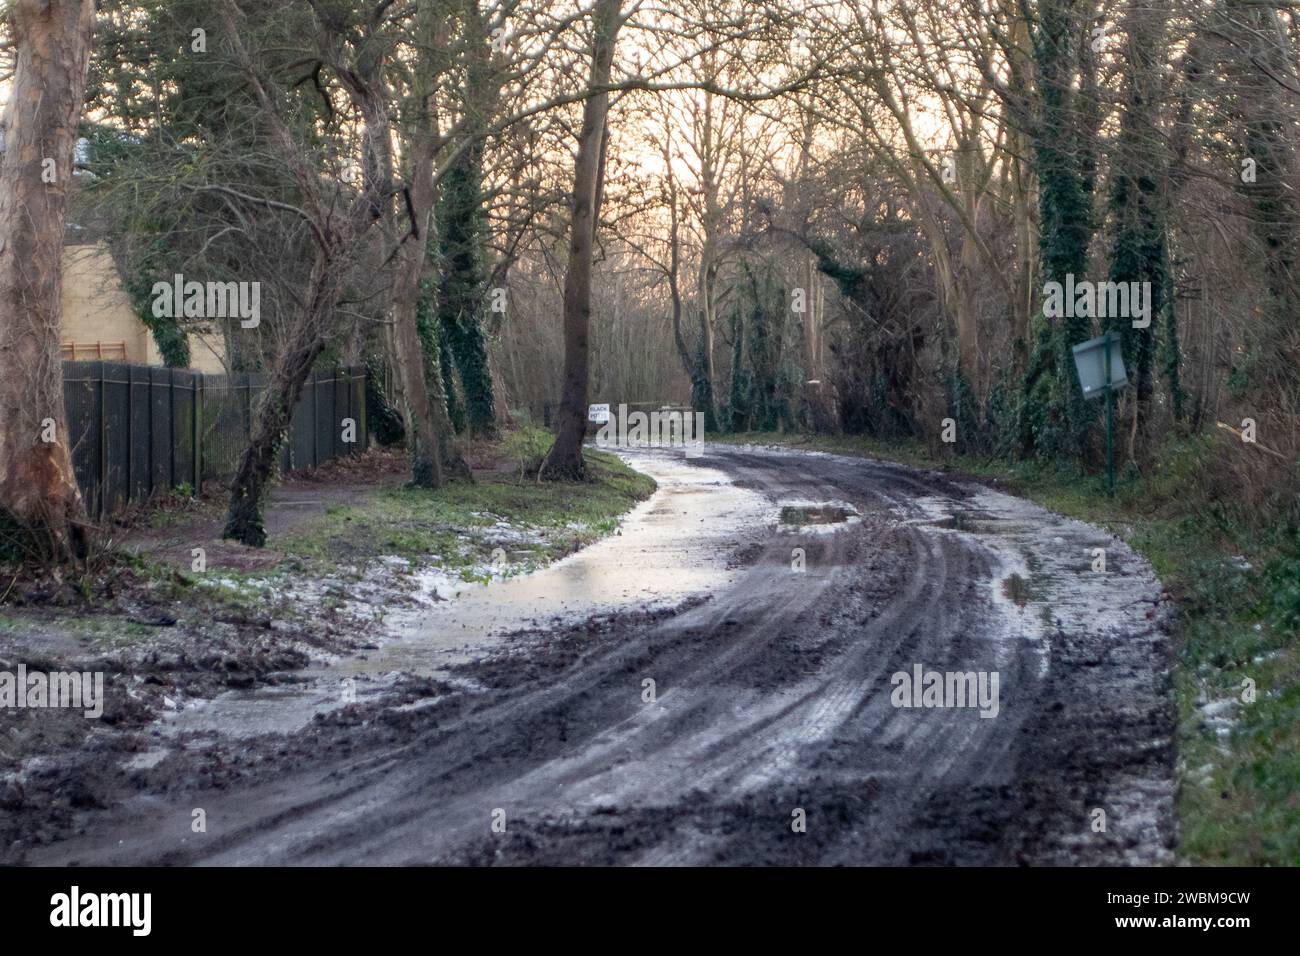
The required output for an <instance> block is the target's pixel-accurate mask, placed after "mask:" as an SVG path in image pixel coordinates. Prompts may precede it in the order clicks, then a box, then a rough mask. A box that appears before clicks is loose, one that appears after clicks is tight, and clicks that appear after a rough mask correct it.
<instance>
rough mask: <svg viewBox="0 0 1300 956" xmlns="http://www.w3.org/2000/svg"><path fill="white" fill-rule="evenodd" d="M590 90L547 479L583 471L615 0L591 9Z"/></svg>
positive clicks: (619, 21)
mask: <svg viewBox="0 0 1300 956" xmlns="http://www.w3.org/2000/svg"><path fill="white" fill-rule="evenodd" d="M592 24H593V27H594V29H595V33H594V36H593V39H592V53H591V72H590V74H589V77H588V82H587V89H588V90H589V92H590V95H589V96H588V98H587V100H586V102H585V103H584V104H583V107H582V130H581V132H580V133H579V134H578V158H577V161H576V163H575V165H574V171H573V219H572V222H571V225H570V227H569V230H570V231H569V262H568V268H567V270H566V273H565V279H564V393H563V395H562V397H561V399H560V411H559V416H558V418H557V421H556V432H555V444H553V445H552V446H551V450H550V451H549V452H548V453H547V455H546V459H545V460H544V461H543V462H542V469H541V475H542V477H544V478H548V479H571V480H576V479H580V478H582V477H584V476H585V474H586V465H585V463H584V462H583V460H582V440H583V437H584V436H585V435H586V433H587V381H588V377H589V359H590V356H589V352H588V344H587V342H588V335H589V332H590V326H591V270H592V250H593V248H594V246H595V242H596V222H597V218H598V217H597V208H598V203H599V198H600V181H601V173H602V167H603V163H602V157H603V153H604V144H605V138H606V122H607V119H608V115H609V91H608V89H607V87H608V85H609V79H610V74H611V72H612V70H613V65H614V43H615V40H616V38H617V36H618V31H619V28H620V27H621V26H622V25H623V11H622V3H621V0H598V2H597V3H596V6H595V8H594V9H593V11H592Z"/></svg>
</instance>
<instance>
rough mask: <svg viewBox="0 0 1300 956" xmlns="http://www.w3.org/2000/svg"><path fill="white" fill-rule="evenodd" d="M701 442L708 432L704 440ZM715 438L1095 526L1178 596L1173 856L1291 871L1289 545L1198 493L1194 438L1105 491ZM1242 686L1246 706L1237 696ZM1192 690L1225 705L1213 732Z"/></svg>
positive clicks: (829, 441)
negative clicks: (843, 461)
mask: <svg viewBox="0 0 1300 956" xmlns="http://www.w3.org/2000/svg"><path fill="white" fill-rule="evenodd" d="M710 440H713V436H710ZM721 440H722V441H736V442H753V443H756V444H772V445H781V446H785V447H798V448H808V449H814V450H818V451H826V452H833V453H837V454H847V455H860V456H868V457H874V458H881V459H885V460H890V461H896V462H900V463H903V464H909V465H914V466H917V467H921V468H930V469H940V470H945V471H956V472H959V473H963V474H967V475H971V476H973V477H976V478H980V479H985V480H993V481H996V482H997V483H998V486H999V487H1000V488H1002V489H1004V490H1006V491H1009V492H1011V493H1013V494H1017V495H1021V496H1023V497H1025V498H1029V499H1030V500H1032V501H1035V502H1037V503H1038V504H1041V505H1042V506H1043V507H1045V508H1047V509H1049V510H1051V511H1055V512H1057V513H1058V514H1062V515H1066V516H1069V517H1073V518H1078V519H1080V520H1084V521H1089V522H1092V523H1093V524H1097V525H1100V526H1102V527H1105V528H1107V529H1108V530H1110V531H1112V532H1113V533H1115V534H1117V535H1118V536H1120V537H1121V538H1123V539H1124V540H1125V541H1127V542H1128V544H1129V545H1130V546H1131V547H1132V548H1133V549H1134V550H1135V551H1137V552H1139V553H1140V554H1142V555H1143V556H1144V557H1146V559H1147V560H1148V561H1150V562H1151V565H1152V567H1153V568H1154V569H1155V571H1156V573H1157V574H1158V575H1159V576H1160V579H1161V581H1162V582H1164V584H1165V585H1166V587H1167V588H1168V589H1169V591H1170V593H1171V594H1172V595H1173V596H1174V598H1175V599H1176V601H1177V604H1178V618H1179V623H1180V635H1179V640H1178V651H1177V661H1176V670H1175V687H1176V696H1177V702H1178V713H1179V729H1178V747H1179V758H1180V759H1179V778H1180V779H1179V784H1180V786H1179V795H1178V815H1179V830H1180V847H1179V855H1180V858H1181V859H1183V860H1184V861H1186V862H1191V863H1199V864H1230V865H1246V866H1252V865H1254V866H1258V865H1274V866H1296V865H1300V640H1297V630H1298V629H1300V542H1296V541H1294V540H1287V539H1286V538H1285V537H1283V536H1281V535H1279V534H1277V533H1276V532H1274V531H1270V530H1269V529H1268V528H1267V527H1266V526H1264V524H1263V523H1262V522H1261V523H1259V525H1258V526H1257V527H1254V528H1251V527H1246V526H1244V525H1243V524H1242V523H1241V522H1239V521H1234V520H1233V519H1232V518H1231V517H1230V512H1229V511H1227V510H1225V509H1224V508H1223V507H1222V503H1221V502H1216V501H1210V500H1205V498H1204V497H1203V495H1201V494H1200V493H1199V492H1198V490H1197V489H1198V488H1199V483H1198V482H1197V481H1196V480H1195V479H1196V475H1197V472H1198V471H1199V470H1200V469H1203V468H1205V467H1206V465H1207V461H1208V457H1207V456H1209V455H1211V454H1213V449H1212V447H1211V445H1210V443H1209V442H1208V441H1207V440H1205V439H1183V440H1177V441H1171V442H1170V443H1169V444H1168V445H1167V446H1166V448H1165V449H1164V450H1163V452H1162V454H1161V456H1160V458H1159V460H1158V461H1157V462H1156V463H1155V465H1154V466H1153V467H1152V468H1151V469H1150V470H1149V474H1147V475H1144V476H1142V477H1140V478H1139V477H1136V476H1133V475H1126V476H1124V477H1123V478H1122V479H1121V480H1120V481H1119V483H1118V485H1117V488H1116V495H1115V497H1114V498H1108V497H1107V496H1106V495H1105V494H1104V488H1103V484H1102V480H1101V479H1100V477H1098V476H1093V475H1080V474H1078V473H1070V472H1068V471H1061V470H1059V469H1055V468H1052V467H1050V466H1044V465H1041V464H1035V463H1015V464H1011V463H1007V462H1005V461H997V460H989V459H985V458H978V457H972V456H957V455H953V456H949V457H946V458H939V457H937V456H935V455H933V454H932V453H931V452H930V450H929V449H928V448H926V447H925V446H924V445H922V444H920V443H902V444H886V443H880V442H874V441H870V440H867V439H863V438H860V437H851V436H835V437H802V436H796V435H776V434H755V435H740V436H724V437H723V438H722V439H721ZM1247 678H1249V679H1250V680H1252V681H1254V684H1255V687H1256V695H1257V696H1256V699H1255V701H1254V703H1246V702H1244V701H1242V700H1241V698H1242V695H1243V681H1245V680H1246V679H1247ZM1202 695H1204V696H1205V697H1206V698H1208V699H1209V700H1220V699H1224V698H1228V697H1232V698H1234V699H1236V700H1237V701H1238V702H1239V704H1240V706H1238V707H1237V709H1236V717H1237V723H1236V725H1235V727H1234V728H1233V731H1232V733H1231V734H1230V735H1229V736H1228V737H1226V738H1224V739H1222V740H1220V739H1219V738H1218V737H1217V736H1216V735H1215V734H1214V732H1213V731H1212V730H1210V729H1209V728H1207V727H1206V726H1204V724H1203V721H1202V720H1201V715H1200V713H1199V703H1200V701H1201V698H1202Z"/></svg>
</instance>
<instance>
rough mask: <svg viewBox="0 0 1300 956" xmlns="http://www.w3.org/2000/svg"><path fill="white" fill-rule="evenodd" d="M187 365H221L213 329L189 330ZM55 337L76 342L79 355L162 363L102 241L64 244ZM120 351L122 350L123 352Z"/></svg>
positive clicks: (221, 344)
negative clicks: (58, 324)
mask: <svg viewBox="0 0 1300 956" xmlns="http://www.w3.org/2000/svg"><path fill="white" fill-rule="evenodd" d="M189 340H190V367H191V368H194V369H197V370H199V371H201V372H209V373H213V374H221V373H223V372H224V371H225V363H224V359H225V354H226V350H225V341H224V339H223V338H222V336H221V335H220V333H218V332H215V331H213V332H208V333H206V334H205V333H198V332H191V333H190V335H189ZM60 341H61V342H62V343H63V344H64V346H65V348H64V357H65V358H69V357H71V355H70V353H69V351H68V349H67V348H66V346H68V345H69V344H74V345H75V346H76V357H77V358H78V359H81V360H83V361H86V360H92V359H96V358H99V357H100V356H101V355H102V357H103V358H105V359H107V360H109V361H114V362H122V361H126V362H133V363H135V364H137V365H162V364H163V360H162V356H161V355H160V354H159V353H158V346H157V345H156V344H155V343H154V340H153V335H152V334H150V332H149V330H148V329H147V328H145V325H144V323H143V322H141V321H140V320H139V319H138V318H136V315H135V310H134V309H133V308H132V307H131V298H130V296H128V295H127V294H126V290H125V289H123V288H122V282H121V279H120V278H119V276H118V272H117V265H116V264H115V263H114V262H113V256H112V253H110V252H109V250H108V246H107V245H105V244H104V243H102V242H99V243H94V244H90V245H81V246H64V247H63V326H62V328H61V330H60ZM124 353H125V354H124Z"/></svg>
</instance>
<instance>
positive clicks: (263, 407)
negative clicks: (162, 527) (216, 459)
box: [221, 250, 339, 548]
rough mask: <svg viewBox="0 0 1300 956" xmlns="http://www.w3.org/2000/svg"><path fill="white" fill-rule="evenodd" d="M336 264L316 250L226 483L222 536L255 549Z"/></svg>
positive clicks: (321, 343) (332, 295)
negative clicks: (268, 491)
mask: <svg viewBox="0 0 1300 956" xmlns="http://www.w3.org/2000/svg"><path fill="white" fill-rule="evenodd" d="M335 266H336V263H334V262H333V261H332V260H331V259H330V257H329V255H328V254H327V253H326V252H324V251H323V250H317V252H316V255H315V258H314V260H313V262H312V269H311V280H310V283H309V285H308V295H307V300H306V301H305V302H304V303H303V306H302V309H301V310H300V311H299V312H298V314H297V315H296V316H295V319H294V325H293V326H292V327H291V328H290V329H289V334H288V335H286V336H285V342H284V345H283V346H282V347H281V348H280V349H278V350H277V352H276V355H275V361H274V362H273V363H272V365H271V373H270V375H269V376H268V378H267V381H266V390H265V391H264V392H263V393H262V399H261V401H260V402H259V403H258V406H257V411H256V414H255V415H254V416H253V428H252V434H251V435H250V436H249V439H248V444H247V445H246V446H245V447H244V450H243V452H242V453H241V454H240V456H239V464H238V465H237V466H236V468H235V476H234V478H232V479H231V482H230V502H229V504H228V505H227V508H226V527H225V529H224V530H223V531H222V532H221V536H222V537H223V538H232V539H234V540H235V541H238V542H240V543H241V544H247V545H251V546H252V547H255V548H260V547H262V546H263V545H264V544H266V528H265V526H264V525H263V524H262V495H263V494H264V493H265V491H266V485H267V482H268V481H270V478H271V474H272V472H273V471H274V470H275V456H276V454H277V453H278V452H279V450H280V443H281V442H282V441H284V436H285V432H287V431H288V429H289V422H290V419H291V418H292V416H293V409H294V407H295V406H296V405H297V404H298V399H299V397H300V396H301V395H302V388H303V385H304V384H305V383H306V381H307V376H308V375H310V374H311V370H312V366H313V365H315V364H316V359H318V358H319V357H320V354H321V352H323V351H324V350H325V336H324V334H323V326H324V324H325V322H326V320H327V317H328V315H329V313H330V311H331V310H332V309H333V308H334V302H335V300H336V298H337V296H338V284H337V281H336V280H335V279H334V278H333V274H334V271H335ZM335 424H336V425H337V424H339V423H335Z"/></svg>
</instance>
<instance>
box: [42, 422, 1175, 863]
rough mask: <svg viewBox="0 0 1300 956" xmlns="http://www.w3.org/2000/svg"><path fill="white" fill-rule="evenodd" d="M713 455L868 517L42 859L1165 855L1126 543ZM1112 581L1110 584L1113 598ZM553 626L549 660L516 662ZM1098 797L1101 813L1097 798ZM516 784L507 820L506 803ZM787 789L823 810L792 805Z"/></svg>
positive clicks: (1160, 656) (132, 804)
mask: <svg viewBox="0 0 1300 956" xmlns="http://www.w3.org/2000/svg"><path fill="white" fill-rule="evenodd" d="M701 464H705V465H708V466H709V467H712V468H718V469H720V470H723V471H725V472H727V473H728V474H730V475H731V476H733V478H734V479H735V481H736V483H737V484H739V485H741V486H742V487H748V488H750V489H753V490H755V491H758V492H760V493H762V494H764V495H767V496H768V497H769V498H771V499H772V500H773V501H775V502H777V503H781V502H784V501H789V500H792V499H799V500H804V501H820V500H837V501H845V502H848V503H849V504H851V505H852V506H853V507H854V508H856V509H857V510H858V512H859V516H860V518H861V520H860V522H859V523H855V524H851V525H845V526H843V527H841V528H840V529H839V530H823V531H821V532H819V533H800V532H791V531H789V530H788V529H782V528H776V527H774V528H769V529H767V530H766V531H765V532H764V533H763V536H762V539H761V542H760V544H759V545H758V546H757V547H754V548H751V549H750V553H749V554H748V555H747V562H746V566H745V567H744V569H743V571H742V572H741V573H740V574H739V576H738V577H737V579H736V580H735V581H734V583H732V584H731V585H729V586H727V587H725V588H723V589H722V590H720V591H719V592H718V593H715V594H712V595H709V596H708V598H707V600H704V601H703V602H687V603H686V605H684V606H683V607H682V608H681V609H680V610H679V611H678V612H677V613H671V614H655V615H644V616H642V617H640V618H638V617H636V616H635V615H625V616H622V617H618V618H615V619H613V620H612V621H610V622H607V623H606V626H604V627H603V628H596V629H595V631H593V630H592V628H591V627H590V626H587V627H580V628H576V629H575V630H574V631H572V632H568V633H553V632H552V633H545V632H541V633H537V634H535V635H531V636H529V637H526V638H525V639H524V640H523V641H522V643H521V644H520V645H519V646H517V647H516V648H515V649H514V650H513V651H512V653H511V654H510V655H508V656H506V657H503V658H502V657H498V658H489V659H487V660H483V661H477V662H475V663H473V664H470V665H466V666H465V668H464V671H465V673H466V674H467V675H469V676H471V677H474V678H475V680H476V681H477V682H478V684H480V685H482V686H483V687H484V688H485V689H484V690H482V691H477V692H471V691H465V690H460V691H456V692H453V693H450V694H447V695H446V696H445V697H443V698H440V699H438V700H435V701H433V703H432V704H431V705H430V706H428V707H424V708H420V709H416V710H412V711H405V712H402V713H397V712H395V711H393V710H392V709H389V710H388V711H384V710H383V708H378V709H377V710H378V712H377V713H371V714H370V716H369V717H368V719H367V721H366V723H365V724H363V725H362V726H360V727H358V726H355V725H351V724H348V723H346V722H344V723H342V724H341V725H340V726H338V727H331V726H329V725H328V722H327V726H326V727H325V728H321V727H317V728H313V736H312V737H311V739H310V740H309V741H305V742H303V743H301V745H300V747H299V750H298V751H296V752H295V756H294V759H287V758H286V759H282V760H278V761H277V760H276V759H268V760H266V761H265V763H264V765H263V766H262V767H261V768H260V769H256V770H250V771H249V772H247V773H246V774H244V775H242V776H240V777H239V778H238V779H236V780H235V781H234V782H232V783H231V784H229V785H228V786H227V788H226V789H225V790H224V791H212V790H209V791H206V792H204V791H200V792H194V789H193V787H191V786H187V785H182V786H181V787H180V788H179V790H180V792H179V793H175V794H164V795H160V794H149V793H146V794H143V795H141V796H139V797H137V798H134V799H133V800H131V801H128V802H127V803H126V804H123V805H122V806H121V807H119V808H117V809H116V810H114V811H111V812H109V813H106V814H100V815H97V816H95V817H93V818H88V819H87V821H86V831H87V832H86V834H85V836H84V837H82V838H79V839H75V840H71V841H68V842H66V843H63V844H57V845H55V846H54V847H51V848H47V851H48V852H42V853H40V854H38V855H36V858H37V860H38V861H39V862H65V861H69V860H78V861H80V862H128V861H129V862H153V861H162V862H175V863H217V864H258V863H287V864H337V863H343V864H347V863H354V864H355V863H367V864H375V863H412V862H435V863H469V864H478V863H490V864H529V863H557V864H558V863H598V864H599V863H643V864H680V863H724V864H729V863H740V864H826V863H847V864H854V863H856V864H909V863H910V864H916V863H921V864H926V863H939V864H1010V863H1048V864H1056V863H1086V864H1105V863H1159V862H1166V861H1167V860H1168V859H1169V857H1170V847H1171V846H1172V844H1173V841H1174V832H1173V822H1172V821H1173V814H1172V795H1173V784H1172V780H1173V751H1172V743H1171V740H1172V710H1171V697H1170V692H1169V678H1168V673H1169V668H1168V660H1167V658H1168V640H1167V637H1166V634H1165V631H1166V630H1167V626H1168V614H1167V612H1166V609H1165V608H1164V605H1163V604H1162V603H1161V602H1160V592H1159V585H1158V582H1156V581H1155V578H1154V576H1152V575H1151V574H1150V571H1149V569H1146V568H1145V567H1144V566H1143V565H1142V564H1141V562H1140V561H1139V560H1138V559H1137V558H1136V556H1134V555H1132V553H1131V552H1129V551H1128V550H1127V549H1126V548H1124V546H1123V545H1122V544H1119V543H1118V542H1114V541H1110V540H1109V539H1106V538H1105V536H1103V535H1101V534H1100V532H1097V531H1096V529H1092V528H1089V527H1088V526H1086V525H1082V524H1079V523H1077V522H1064V521H1063V520H1062V519H1056V518H1055V517H1054V516H1051V515H1048V514H1047V513H1046V512H1043V511H1041V510H1040V509H1036V508H1034V506H1032V505H1028V504H1027V503H1024V502H1020V501H1019V500H1018V499H1012V498H1008V497H1007V496H1003V495H998V494H997V493H995V492H989V491H987V490H984V489H979V488H977V487H975V486H971V485H964V484H961V483H957V482H953V481H951V480H949V479H947V478H945V477H943V476H939V475H936V474H929V473H923V472H916V471H911V470H908V469H904V468H901V467H898V466H892V465H885V464H881V463H876V462H871V461H865V460H858V459H847V458H838V457H835V456H827V455H816V454H792V453H776V452H767V451H753V450H746V449H738V450H730V449H721V448H716V449H715V448H712V447H711V448H710V450H709V455H708V457H707V458H706V459H704V460H703V461H702V462H701ZM957 514H961V515H967V514H979V515H982V516H983V517H982V518H981V519H980V524H982V527H980V528H978V529H971V528H970V527H966V528H964V529H956V528H952V527H945V526H944V522H945V520H951V519H953V515H957ZM962 522H963V524H965V525H969V524H970V522H969V521H968V520H967V519H966V518H963V519H962ZM1098 541H1104V542H1105V544H1104V546H1105V547H1107V548H1108V549H1109V551H1110V552H1112V553H1113V555H1114V557H1113V559H1112V560H1113V561H1114V563H1115V565H1116V566H1117V567H1119V568H1122V569H1123V571H1122V572H1121V573H1117V575H1116V577H1115V578H1114V579H1113V580H1099V579H1093V578H1089V577H1088V572H1087V570H1086V562H1085V560H1084V558H1085V555H1086V552H1087V548H1088V547H1090V546H1095V545H1097V542H1098ZM795 547H803V548H804V549H805V552H806V561H807V566H806V570H805V571H803V572H802V573H796V572H794V571H792V569H791V558H792V553H791V552H792V549H793V548H795ZM1080 565H1082V566H1083V567H1084V570H1079V569H1078V567H1077V566H1080ZM1011 568H1019V569H1023V570H1025V571H1026V572H1027V577H1028V584H1027V586H1028V588H1029V591H1030V594H1031V597H1030V598H1029V599H1028V600H1026V601H1025V602H1024V604H1023V605H1022V606H1020V607H1018V608H1017V607H1016V606H1015V605H1014V604H1013V603H1012V602H1009V601H1007V600H1005V599H1001V598H1000V597H999V589H1000V587H1001V586H1002V581H1003V579H1004V578H1005V577H1006V573H1007V572H1008V570H1009V569H1011ZM1117 596H1118V598H1119V599H1120V600H1119V602H1118V603H1119V606H1120V611H1119V612H1114V611H1112V612H1110V615H1111V616H1109V617H1107V616H1106V615H1105V614H1103V613H1101V612H1102V605H1110V604H1114V603H1115V600H1114V599H1115V598H1116V597H1117ZM547 655H551V657H552V658H553V662H554V663H556V664H557V665H558V666H553V667H546V668H540V669H539V670H538V673H540V674H541V676H540V677H539V678H538V679H537V680H535V681H526V682H522V683H521V682H519V681H518V679H517V676H516V675H517V674H518V672H519V670H520V668H521V667H522V666H523V665H524V664H526V663H529V662H532V661H537V660H544V659H547ZM916 664H920V665H922V666H923V667H924V668H926V669H928V670H939V671H950V670H952V671H967V670H976V671H990V670H992V671H997V672H998V673H999V675H1000V680H1001V683H1000V690H1001V693H1000V700H999V712H998V715H997V717H996V718H993V719H986V718H982V717H980V716H979V714H978V713H977V712H976V711H974V710H971V709H953V708H950V709H942V708H939V709H913V710H906V709H897V708H895V707H893V706H892V705H891V703H890V691H891V684H890V675H891V674H893V673H894V672H896V671H903V672H910V671H911V669H912V667H913V665H916ZM644 678H652V679H654V680H655V682H656V688H657V700H656V702H655V703H653V704H646V703H643V702H642V699H641V688H642V683H641V682H642V680H643V679H644ZM290 750H292V747H291V748H290ZM195 806H203V807H205V808H206V809H207V812H208V818H209V821H210V833H209V834H207V835H205V836H203V837H202V838H196V837H193V836H192V835H190V834H189V833H188V821H189V810H188V808H189V807H195ZM1098 807H1100V808H1102V809H1105V810H1106V812H1107V823H1108V826H1107V830H1106V832H1100V833H1098V832H1093V830H1092V827H1091V823H1092V819H1093V818H1092V816H1091V812H1092V811H1093V810H1094V809H1095V808H1098ZM497 808H500V809H503V810H504V811H505V814H506V832H505V833H503V834H493V833H492V832H491V830H490V823H491V819H492V816H491V815H492V811H493V810H494V809H497ZM795 808H801V809H803V810H804V811H805V813H806V817H807V832H805V833H795V832H793V831H792V828H791V820H792V811H793V810H795ZM160 819H166V820H169V821H173V822H172V823H169V824H167V825H166V826H158V825H157V821H159V820H160Z"/></svg>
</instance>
